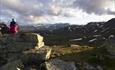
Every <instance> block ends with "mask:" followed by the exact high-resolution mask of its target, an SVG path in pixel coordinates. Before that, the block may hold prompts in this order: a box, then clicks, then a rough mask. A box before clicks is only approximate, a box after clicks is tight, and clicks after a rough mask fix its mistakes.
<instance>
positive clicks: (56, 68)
mask: <svg viewBox="0 0 115 70" xmlns="http://www.w3.org/2000/svg"><path fill="white" fill-rule="evenodd" d="M46 69H47V70H77V68H76V67H75V64H74V63H73V62H65V61H62V60H60V59H53V60H50V61H48V62H46Z"/></svg>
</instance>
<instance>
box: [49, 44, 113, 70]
mask: <svg viewBox="0 0 115 70" xmlns="http://www.w3.org/2000/svg"><path fill="white" fill-rule="evenodd" d="M51 57H52V58H60V59H62V60H65V61H73V62H75V64H76V66H77V67H78V68H79V69H80V70H85V68H84V65H83V63H88V64H90V65H92V66H94V67H95V66H101V67H102V68H103V69H104V70H115V58H112V56H111V55H110V54H109V53H108V52H107V51H106V49H105V48H104V47H101V48H94V47H89V46H79V47H68V48H64V47H55V48H53V51H52V55H51Z"/></svg>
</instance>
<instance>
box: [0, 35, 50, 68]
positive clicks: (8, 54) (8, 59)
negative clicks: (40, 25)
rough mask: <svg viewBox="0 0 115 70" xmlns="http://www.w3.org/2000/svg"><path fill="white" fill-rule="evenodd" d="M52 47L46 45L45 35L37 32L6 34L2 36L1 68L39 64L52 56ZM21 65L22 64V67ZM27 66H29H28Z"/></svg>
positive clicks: (0, 44)
mask: <svg viewBox="0 0 115 70" xmlns="http://www.w3.org/2000/svg"><path fill="white" fill-rule="evenodd" d="M50 53H51V49H50V48H48V47H44V42H43V37H42V36H41V35H39V34H36V33H24V34H17V35H15V36H11V35H4V36H1V38H0V54H1V55H0V61H2V62H1V63H0V70H17V69H18V68H22V69H23V68H28V67H33V65H34V64H35V65H37V66H38V69H39V66H40V65H41V64H42V63H43V62H45V60H47V59H49V58H50ZM20 65H22V66H21V67H20ZM26 66H27V67H26Z"/></svg>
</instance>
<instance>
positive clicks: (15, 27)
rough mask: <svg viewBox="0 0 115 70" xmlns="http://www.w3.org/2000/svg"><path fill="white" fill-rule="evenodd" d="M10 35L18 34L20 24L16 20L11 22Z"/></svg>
mask: <svg viewBox="0 0 115 70" xmlns="http://www.w3.org/2000/svg"><path fill="white" fill-rule="evenodd" d="M10 33H11V34H13V35H15V34H17V33H18V24H17V23H16V21H15V20H14V19H12V21H11V22H10Z"/></svg>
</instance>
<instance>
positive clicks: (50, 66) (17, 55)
mask: <svg viewBox="0 0 115 70" xmlns="http://www.w3.org/2000/svg"><path fill="white" fill-rule="evenodd" d="M114 43H115V39H114V37H112V38H111V37H110V38H109V39H108V40H107V41H106V42H105V43H104V44H103V45H102V46H99V47H93V46H92V47H91V46H80V45H74V44H72V45H70V46H69V47H63V46H45V45H44V42H43V37H42V36H40V35H38V34H35V33H24V34H18V35H16V36H15V37H12V36H11V35H9V34H6V35H4V36H1V37H0V70H115V55H114V54H115V52H114V51H115V44H114Z"/></svg>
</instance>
